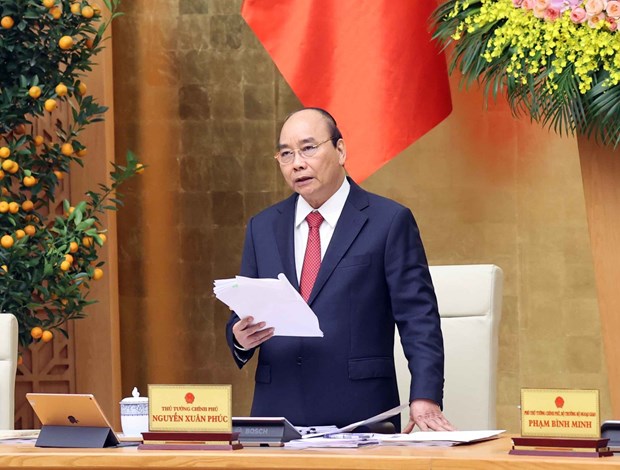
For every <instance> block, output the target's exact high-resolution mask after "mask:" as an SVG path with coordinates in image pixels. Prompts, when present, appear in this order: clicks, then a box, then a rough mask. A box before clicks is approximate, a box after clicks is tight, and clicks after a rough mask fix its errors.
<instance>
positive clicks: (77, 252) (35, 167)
mask: <svg viewBox="0 0 620 470" xmlns="http://www.w3.org/2000/svg"><path fill="white" fill-rule="evenodd" d="M119 1H120V0H104V2H103V3H104V5H105V8H106V9H107V10H108V11H109V13H108V14H106V15H104V14H103V12H102V11H101V9H100V7H99V6H97V5H96V4H94V3H91V2H90V1H88V0H3V1H2V2H1V3H0V69H1V70H2V72H0V313H12V314H14V315H15V316H16V317H17V319H18V323H19V342H20V345H21V346H22V347H27V346H28V345H29V344H30V343H31V342H33V341H50V340H51V339H52V337H53V336H54V333H55V332H60V333H62V334H64V335H65V336H66V335H67V330H66V326H65V323H66V322H67V321H68V320H73V319H78V318H82V317H84V315H85V312H84V309H85V307H86V306H87V305H89V304H91V303H93V302H94V301H93V300H90V299H89V298H88V292H89V286H90V285H91V283H92V282H96V281H97V280H98V279H100V278H101V277H103V276H104V271H103V269H102V267H101V265H102V263H101V262H98V261H97V259H98V250H99V248H100V247H101V246H103V244H104V243H105V242H106V229H105V227H104V226H103V225H102V224H101V223H100V217H101V215H102V214H103V213H104V211H106V210H116V209H117V208H118V206H119V205H120V204H121V201H120V200H119V195H118V194H117V193H116V189H117V187H118V186H119V185H120V184H122V183H123V182H124V181H125V180H127V179H128V178H130V177H131V176H133V175H134V174H136V173H139V172H141V171H142V169H143V168H142V165H141V164H139V163H138V162H137V160H136V158H135V156H133V155H132V154H131V153H128V156H127V165H126V166H120V165H117V164H114V163H113V164H112V165H113V169H112V171H111V173H110V175H111V181H112V183H111V184H110V186H106V185H103V184H102V185H99V186H98V187H97V188H95V189H94V190H92V191H88V192H87V193H86V195H85V199H84V200H82V201H80V202H74V203H73V204H71V203H70V202H69V201H66V200H65V201H64V202H63V209H64V210H63V213H61V214H53V213H49V211H50V209H49V208H50V203H52V202H54V201H55V198H56V195H57V189H58V187H59V184H60V183H61V180H62V179H63V178H64V176H65V175H66V174H67V173H69V171H70V168H71V165H72V164H73V165H74V164H79V165H83V161H82V159H83V158H84V157H85V156H86V153H87V149H86V147H85V145H84V144H83V143H82V142H81V141H80V138H81V137H80V136H81V134H82V132H83V131H84V129H85V128H86V127H87V126H89V125H90V124H92V123H95V122H98V121H101V120H102V119H103V114H104V113H105V111H106V107H105V106H102V105H100V104H99V103H97V102H96V100H95V99H94V98H93V97H92V96H90V95H89V94H88V91H87V87H86V84H85V81H84V76H85V74H86V72H88V71H90V70H91V67H92V66H93V58H94V56H96V55H97V53H98V52H100V51H101V50H102V42H103V41H104V33H105V31H106V29H107V27H108V26H109V25H110V22H111V21H112V20H113V19H114V18H116V17H117V16H118V15H119V14H120V13H119V12H117V8H118V4H119ZM62 107H68V108H67V109H70V112H69V113H67V115H70V118H69V119H65V120H62V121H60V120H55V121H56V123H55V125H54V129H53V131H52V132H48V133H41V134H38V133H36V132H35V131H36V130H37V129H38V128H40V127H41V126H38V125H37V124H38V122H40V121H38V120H41V119H45V118H46V116H48V115H49V113H52V112H54V110H55V109H56V108H62ZM89 158H96V155H91V156H89Z"/></svg>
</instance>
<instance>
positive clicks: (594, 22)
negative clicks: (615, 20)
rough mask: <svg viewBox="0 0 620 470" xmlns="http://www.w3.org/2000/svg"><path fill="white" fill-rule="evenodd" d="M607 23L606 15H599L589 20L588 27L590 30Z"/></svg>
mask: <svg viewBox="0 0 620 470" xmlns="http://www.w3.org/2000/svg"><path fill="white" fill-rule="evenodd" d="M604 21H605V13H599V14H598V15H594V16H592V17H590V18H588V26H590V28H597V27H598V26H599V24H600V23H602V22H604Z"/></svg>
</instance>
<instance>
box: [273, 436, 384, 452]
mask: <svg viewBox="0 0 620 470" xmlns="http://www.w3.org/2000/svg"><path fill="white" fill-rule="evenodd" d="M374 436H377V434H374V435H373V434H363V433H357V434H355V433H351V434H330V435H327V436H325V437H314V438H312V439H294V440H292V441H289V442H286V443H285V444H284V447H286V448H288V449H308V448H333V447H365V446H371V445H378V444H379V440H378V439H376V438H375V437H374Z"/></svg>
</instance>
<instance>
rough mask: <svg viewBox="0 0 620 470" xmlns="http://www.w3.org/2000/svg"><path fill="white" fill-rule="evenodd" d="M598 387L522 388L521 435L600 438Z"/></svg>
mask: <svg viewBox="0 0 620 470" xmlns="http://www.w3.org/2000/svg"><path fill="white" fill-rule="evenodd" d="M600 416H601V415H600V404H599V391H598V390H565V389H531V388H524V389H522V390H521V435H522V436H524V437H530V436H531V437H536V436H538V437H585V438H598V437H601V425H600V420H601V418H600Z"/></svg>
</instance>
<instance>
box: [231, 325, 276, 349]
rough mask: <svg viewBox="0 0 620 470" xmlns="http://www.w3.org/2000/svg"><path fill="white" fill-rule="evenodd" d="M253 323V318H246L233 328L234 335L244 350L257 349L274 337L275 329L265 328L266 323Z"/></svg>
mask: <svg viewBox="0 0 620 470" xmlns="http://www.w3.org/2000/svg"><path fill="white" fill-rule="evenodd" d="M253 321H254V318H253V317H246V318H244V319H243V320H239V321H238V322H237V323H235V324H234V325H233V327H232V331H233V335H235V339H236V340H237V343H239V345H240V346H241V347H242V348H243V349H252V348H255V347H256V346H258V345H260V344H261V343H264V342H265V341H267V340H268V339H269V338H271V337H272V336H273V332H274V329H273V328H265V326H266V324H265V322H264V321H262V322H259V323H252V322H253Z"/></svg>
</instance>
